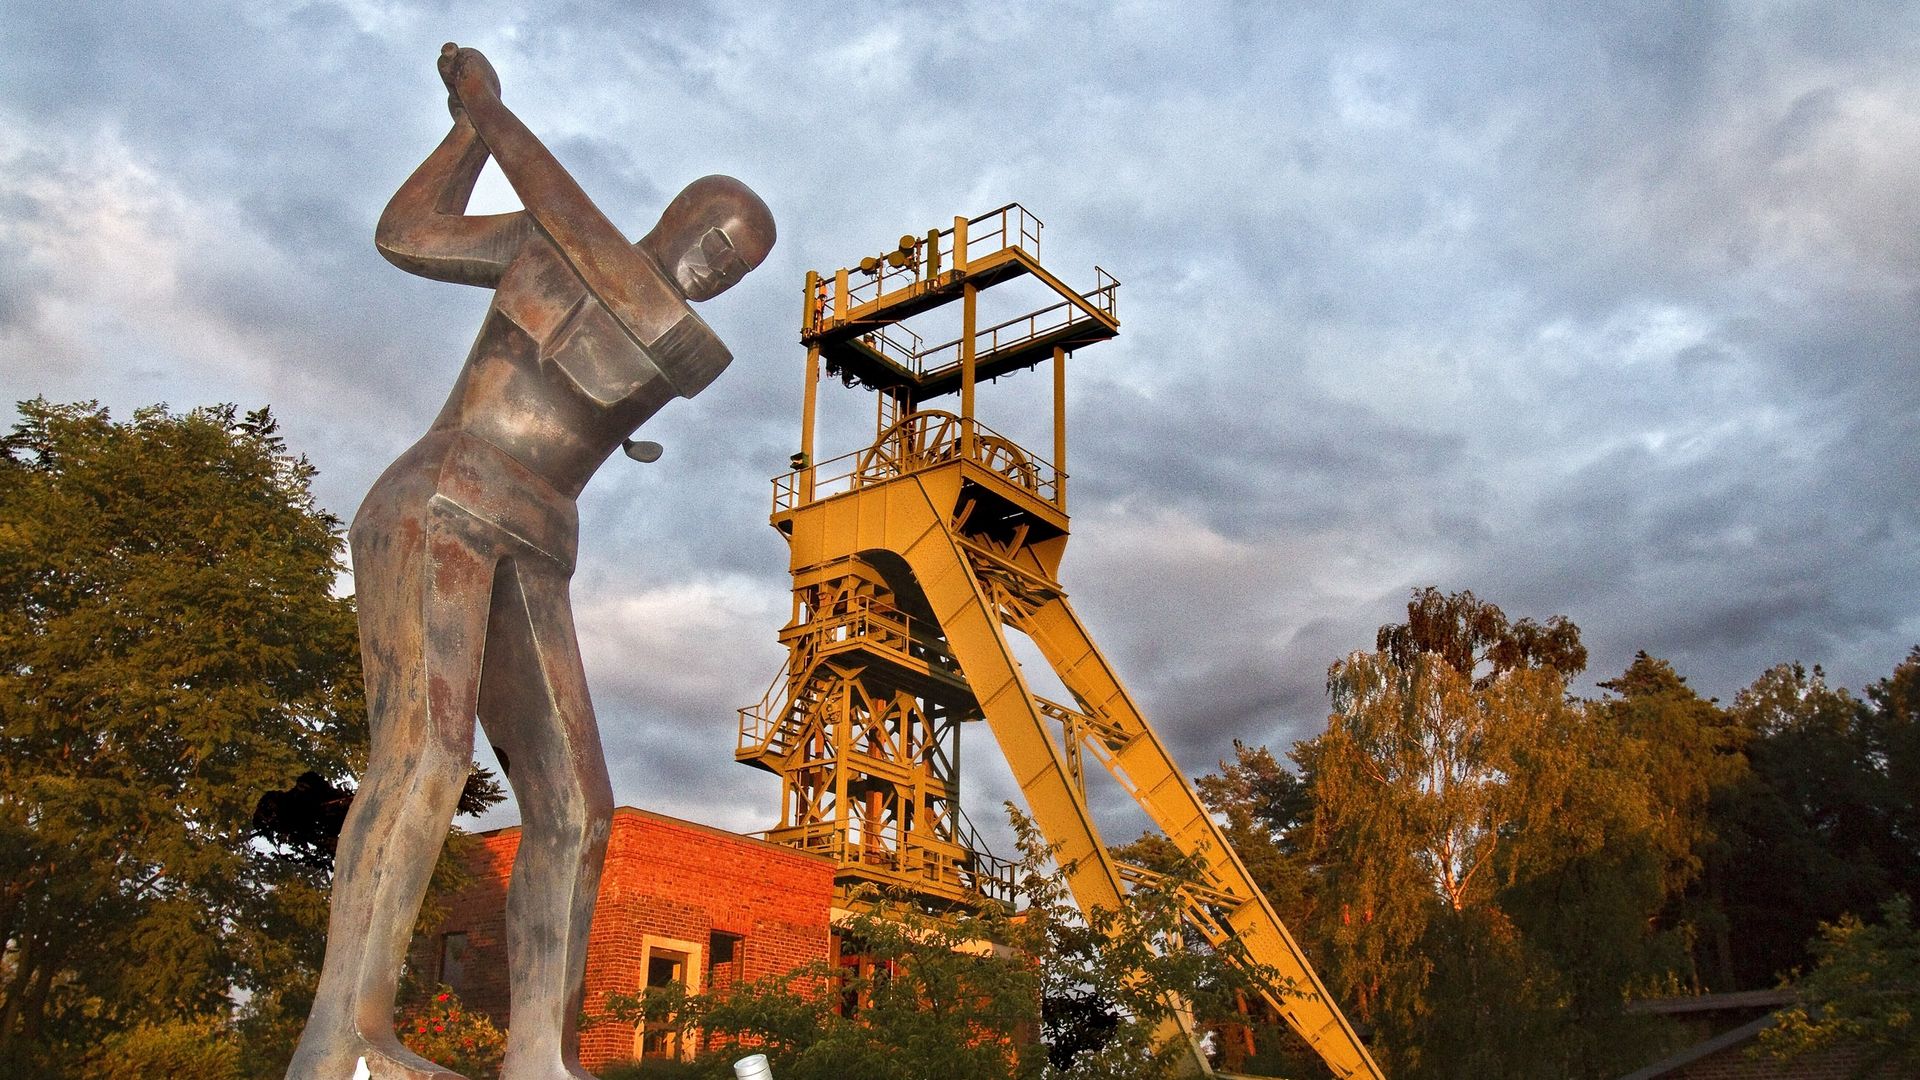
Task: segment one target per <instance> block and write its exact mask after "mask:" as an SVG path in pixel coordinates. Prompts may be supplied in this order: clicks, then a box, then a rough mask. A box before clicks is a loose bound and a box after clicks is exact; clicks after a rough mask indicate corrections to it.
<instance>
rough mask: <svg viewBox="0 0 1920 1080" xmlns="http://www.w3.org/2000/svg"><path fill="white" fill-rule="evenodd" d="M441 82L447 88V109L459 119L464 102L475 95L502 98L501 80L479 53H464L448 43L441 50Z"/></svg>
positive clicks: (451, 43)
mask: <svg viewBox="0 0 1920 1080" xmlns="http://www.w3.org/2000/svg"><path fill="white" fill-rule="evenodd" d="M439 68H440V81H442V82H444V83H446V84H447V92H448V97H447V108H448V109H449V110H450V111H452V112H453V114H454V115H455V116H456V117H458V116H459V115H460V113H462V112H464V111H465V108H464V104H463V103H464V101H465V99H466V98H467V97H469V96H471V95H473V94H475V93H489V94H491V95H493V97H494V98H495V99H498V98H499V97H500V76H499V75H497V74H495V73H494V70H493V65H492V64H490V63H488V62H487V58H486V57H485V56H482V55H481V54H480V50H479V49H463V48H461V47H459V46H458V45H455V44H454V43H453V42H451V41H449V42H447V43H446V44H445V45H442V46H440V60H439Z"/></svg>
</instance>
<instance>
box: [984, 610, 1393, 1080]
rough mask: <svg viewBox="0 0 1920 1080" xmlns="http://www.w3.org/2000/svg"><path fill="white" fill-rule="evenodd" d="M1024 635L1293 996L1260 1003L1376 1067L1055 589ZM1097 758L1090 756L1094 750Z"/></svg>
mask: <svg viewBox="0 0 1920 1080" xmlns="http://www.w3.org/2000/svg"><path fill="white" fill-rule="evenodd" d="M1019 628H1020V629H1021V630H1023V631H1025V632H1026V633H1027V634H1028V636H1030V637H1031V638H1033V641H1034V644H1035V645H1037V646H1039V648H1040V652H1041V654H1042V655H1043V656H1045V657H1046V658H1047V662H1048V663H1050V664H1051V665H1053V669H1054V672H1055V673H1056V674H1057V675H1059V677H1060V681H1061V682H1062V683H1064V684H1066V687H1067V689H1069V690H1071V691H1073V693H1074V695H1075V696H1076V697H1078V698H1079V699H1080V700H1081V701H1082V702H1084V703H1086V705H1087V706H1088V709H1089V710H1090V711H1091V712H1092V713H1093V714H1094V715H1095V716H1097V717H1099V718H1101V719H1103V720H1105V721H1106V722H1107V724H1108V725H1110V726H1111V727H1112V728H1113V729H1115V731H1116V732H1117V734H1118V738H1117V739H1115V740H1114V741H1117V742H1118V743H1119V746H1118V748H1117V749H1114V750H1113V752H1112V757H1111V758H1110V759H1108V762H1109V767H1110V768H1112V769H1114V770H1115V771H1116V773H1117V774H1124V775H1123V776H1122V775H1117V776H1116V778H1117V779H1120V780H1121V781H1122V783H1123V785H1124V786H1126V787H1127V788H1128V789H1129V790H1130V791H1132V792H1133V794H1134V797H1135V798H1136V799H1137V800H1138V801H1139V803H1140V806H1141V808H1142V809H1143V810H1145V811H1146V812H1147V815H1148V816H1149V817H1151V818H1152V819H1153V821H1154V824H1156V825H1158V826H1159V827H1160V828H1161V830H1162V831H1164V832H1165V833H1166V834H1167V838H1168V839H1170V840H1172V841H1173V843H1174V845H1175V846H1176V847H1178V848H1179V849H1180V850H1181V852H1183V853H1184V854H1186V855H1189V856H1192V857H1194V858H1196V859H1198V860H1199V862H1200V864H1201V867H1202V872H1203V873H1204V875H1205V877H1206V881H1205V882H1204V884H1206V885H1208V886H1211V887H1212V888H1214V889H1216V890H1218V891H1219V892H1221V893H1224V894H1226V895H1228V896H1231V897H1233V898H1234V900H1235V902H1236V906H1234V907H1233V908H1232V909H1231V910H1230V912H1229V914H1228V916H1227V923H1228V925H1229V926H1230V927H1231V928H1232V929H1233V930H1234V931H1235V932H1236V933H1237V934H1238V935H1239V937H1240V941H1241V943H1242V944H1243V945H1244V946H1245V947H1246V949H1247V952H1248V954H1249V955H1250V956H1252V957H1253V958H1254V959H1255V960H1256V961H1258V962H1260V963H1262V964H1266V965H1268V966H1270V967H1272V968H1274V969H1275V970H1277V971H1278V972H1279V973H1280V974H1281V976H1282V977H1283V978H1285V979H1287V980H1289V981H1290V982H1291V983H1292V984H1293V987H1294V989H1295V990H1296V991H1299V993H1297V994H1284V993H1283V994H1268V995H1267V998H1268V1001H1269V1002H1270V1003H1271V1004H1272V1005H1273V1007H1274V1008H1275V1010H1277V1011H1278V1012H1279V1013H1280V1015H1281V1016H1282V1017H1284V1018H1285V1019H1286V1021H1287V1022H1288V1023H1289V1024H1290V1025H1291V1026H1292V1027H1293V1029H1294V1030H1295V1031H1297V1032H1299V1033H1300V1036H1301V1037H1302V1038H1303V1039H1305V1040H1306V1041H1307V1044H1308V1045H1309V1046H1311V1047H1313V1049H1314V1050H1315V1051H1316V1052H1317V1053H1319V1055H1320V1056H1321V1058H1322V1059H1323V1060H1325V1061H1326V1063H1327V1065H1328V1066H1329V1067H1330V1068H1332V1069H1333V1071H1334V1073H1335V1074H1336V1075H1338V1076H1341V1077H1373V1078H1378V1077H1380V1076H1381V1075H1382V1074H1381V1072H1380V1067H1379V1066H1378V1065H1377V1064H1375V1063H1374V1060H1373V1055H1371V1054H1369V1053H1368V1052H1367V1048H1366V1046H1365V1044H1363V1043H1362V1042H1361V1041H1360V1037H1359V1035H1358V1034H1357V1033H1355V1032H1354V1030H1353V1027H1352V1025H1350V1024H1348V1023H1347V1018H1346V1017H1345V1016H1344V1015H1343V1014H1342V1013H1341V1012H1340V1009H1339V1008H1338V1007H1337V1006H1336V1005H1334V1003H1333V997H1332V995H1331V994H1329V993H1328V992H1327V988H1326V986H1325V984H1323V983H1322V982H1321V981H1320V976H1319V975H1318V974H1317V973H1315V971H1314V970H1313V965H1312V964H1310V963H1309V962H1308V961H1307V957H1306V954H1305V953H1304V952H1302V951H1301V949H1300V946H1299V944H1298V943H1296V942H1295V941H1294V940H1293V935H1292V934H1289V933H1288V932H1287V928H1286V927H1285V926H1284V925H1282V924H1281V922H1280V917H1279V916H1278V915H1277V914H1275V913H1274V910H1273V907H1272V905H1271V904H1269V903H1268V902H1267V898H1266V896H1265V895H1263V894H1262V893H1261V892H1260V889H1259V888H1258V887H1257V886H1256V885H1255V884H1254V883H1253V878H1252V876H1251V875H1249V874H1248V873H1247V868H1246V866H1245V865H1244V864H1242V863H1241V861H1240V856H1239V855H1238V854H1237V853H1235V851H1234V850H1233V847H1232V846H1231V845H1230V844H1228V843H1227V838H1226V836H1225V834H1224V833H1222V832H1221V831H1220V827H1219V825H1218V824H1216V823H1215V822H1214V820H1213V818H1212V817H1211V816H1210V815H1209V814H1208V813H1207V811H1206V807H1205V806H1203V805H1202V804H1201V802H1200V798H1199V796H1198V795H1196V794H1194V791H1193V788H1192V787H1190V786H1189V785H1188V784H1187V780H1186V776H1185V774H1184V773H1182V772H1181V771H1180V768H1179V766H1178V764H1176V763H1175V762H1174V760H1173V756H1172V755H1171V754H1169V753H1168V752H1167V749H1166V746H1165V745H1164V744H1162V743H1161V741H1160V737H1159V736H1158V735H1156V734H1155V733H1154V731H1153V729H1152V728H1151V727H1149V726H1148V725H1147V722H1146V719H1145V718H1144V717H1143V716H1142V715H1141V713H1140V710H1139V709H1138V708H1137V707H1136V706H1135V705H1134V703H1133V698H1132V696H1131V695H1129V694H1128V693H1127V691H1126V688H1125V687H1124V686H1122V685H1121V683H1120V680H1119V677H1118V676H1117V675H1116V674H1115V673H1114V671H1113V668H1112V666H1111V665H1110V664H1109V663H1108V662H1107V659H1106V657H1105V656H1104V655H1102V654H1101V652H1100V650H1099V649H1098V648H1097V647H1096V646H1095V645H1094V643H1093V639H1092V637H1090V636H1089V635H1088V634H1087V631H1086V627H1085V626H1084V625H1082V624H1081V622H1080V619H1079V616H1077V615H1076V614H1075V613H1074V611H1073V608H1072V606H1071V605H1069V604H1068V603H1067V601H1066V598H1065V597H1064V596H1060V597H1057V598H1055V599H1053V600H1051V601H1049V602H1047V603H1044V604H1042V605H1040V606H1039V607H1037V608H1035V609H1034V610H1033V611H1032V612H1031V614H1029V615H1028V616H1027V617H1026V618H1025V619H1023V620H1022V622H1021V625H1020V627H1019ZM1097 756H1098V755H1097Z"/></svg>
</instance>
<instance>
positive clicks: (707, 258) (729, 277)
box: [640, 176, 774, 300]
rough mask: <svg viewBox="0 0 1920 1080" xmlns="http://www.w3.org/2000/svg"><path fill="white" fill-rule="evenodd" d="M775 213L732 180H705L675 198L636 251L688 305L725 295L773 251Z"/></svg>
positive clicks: (703, 178)
mask: <svg viewBox="0 0 1920 1080" xmlns="http://www.w3.org/2000/svg"><path fill="white" fill-rule="evenodd" d="M773 238H774V231H773V213H772V212H771V211H769V210H768V209H767V204H766V203H764V202H761V201H760V196H758V195H755V194H754V193H753V189H752V188H750V187H748V186H747V185H745V184H743V183H741V182H740V181H738V180H735V179H734V178H733V177H731V176H703V177H701V178H700V179H698V180H695V181H694V182H693V183H691V184H688V185H687V186H686V188H685V189H684V190H682V191H681V192H680V194H678V195H675V196H674V197H673V201H672V202H670V203H668V204H667V208H666V210H665V211H664V212H662V213H661V215H660V222H659V224H657V225H655V226H654V227H653V231H651V232H649V233H647V235H646V236H644V237H642V238H641V240H640V247H641V248H642V249H643V250H645V251H646V253H647V254H648V255H651V256H652V257H653V260H654V261H655V262H657V263H659V264H660V268H661V269H662V270H664V271H665V272H666V273H667V274H668V275H669V276H670V277H672V278H673V280H674V281H675V282H676V283H677V284H678V285H679V286H680V291H681V292H682V293H684V294H686V297H687V299H689V300H710V299H712V298H713V297H716V296H718V295H720V294H721V293H723V292H726V291H727V290H728V289H730V288H732V287H733V286H734V285H736V284H738V283H739V281H740V279H741V278H743V277H746V276H747V271H749V270H752V269H753V268H754V267H756V266H759V265H760V263H761V261H762V260H764V259H765V258H766V257H767V252H769V251H771V250H772V249H773Z"/></svg>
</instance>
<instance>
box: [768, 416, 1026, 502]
mask: <svg viewBox="0 0 1920 1080" xmlns="http://www.w3.org/2000/svg"><path fill="white" fill-rule="evenodd" d="M969 429H971V432H972V435H973V438H972V439H971V440H968V439H966V438H965V437H964V436H965V434H966V432H967V431H968V430H969ZM969 444H970V445H971V454H970V456H969V460H971V461H973V462H974V463H975V464H978V465H980V466H982V467H984V468H986V469H988V470H990V471H992V472H994V473H995V474H997V475H999V476H1001V477H1003V478H1004V479H1005V480H1006V481H1007V482H1008V483H1009V484H1011V485H1013V486H1015V487H1019V488H1022V489H1024V490H1026V491H1027V492H1029V493H1030V494H1032V495H1034V496H1036V497H1038V498H1040V499H1042V500H1045V501H1046V502H1050V503H1053V504H1054V505H1056V506H1058V505H1059V504H1060V481H1061V479H1062V477H1061V475H1060V471H1059V470H1058V469H1056V468H1054V467H1053V464H1052V463H1051V462H1049V461H1047V460H1045V459H1044V458H1040V457H1036V456H1035V455H1033V454H1031V453H1029V452H1028V451H1027V450H1026V449H1025V448H1023V447H1021V446H1020V445H1019V444H1018V443H1016V442H1014V441H1013V440H1012V439H1009V438H1007V437H1006V436H1004V435H1001V434H1000V433H999V432H997V431H994V430H993V429H992V428H990V427H988V426H987V425H985V424H983V423H981V422H980V421H978V420H973V421H967V420H963V419H961V418H960V417H958V416H955V415H953V414H952V413H948V412H941V411H939V410H937V409H926V410H922V411H920V412H916V413H913V414H912V415H910V416H908V417H906V418H905V419H903V420H901V421H900V422H899V423H897V424H894V425H893V426H892V427H890V428H888V429H887V430H886V431H884V432H881V434H880V437H879V438H878V439H876V440H875V441H874V442H873V443H872V444H871V445H869V446H866V447H863V448H861V449H859V450H855V451H853V452H851V453H846V454H842V455H840V456H839V457H836V458H829V459H828V460H826V461H823V462H820V463H819V464H817V465H814V466H812V467H811V468H810V469H797V470H795V471H793V472H790V473H785V474H783V475H780V476H776V477H774V478H773V512H774V513H776V514H780V513H785V512H786V511H789V510H792V509H794V508H795V507H798V506H800V505H802V500H801V491H802V489H803V488H804V487H805V484H804V482H803V481H804V480H805V478H806V475H807V473H808V472H811V473H812V474H813V476H812V480H813V488H812V501H815V502H818V501H819V500H821V499H826V498H831V497H832V496H835V495H840V494H844V493H846V492H849V491H856V490H858V489H860V488H862V487H865V486H867V485H869V484H875V483H879V482H881V481H885V480H892V479H894V478H896V477H901V476H906V475H909V474H911V473H916V472H919V471H921V470H923V469H930V468H934V467H936V466H939V465H945V464H948V463H950V462H953V461H956V460H959V459H960V457H961V454H962V453H963V449H964V448H965V447H967V446H968V445H969Z"/></svg>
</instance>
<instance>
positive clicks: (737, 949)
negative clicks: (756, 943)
mask: <svg viewBox="0 0 1920 1080" xmlns="http://www.w3.org/2000/svg"><path fill="white" fill-rule="evenodd" d="M746 966H747V965H746V939H745V938H744V937H742V936H741V935H739V934H729V933H727V932H726V931H724V930H715V931H714V932H713V933H711V934H708V935H707V989H708V990H710V991H717V990H728V989H731V988H733V987H735V986H738V985H740V984H741V983H742V982H745V981H746V979H745V977H744V976H745V972H746Z"/></svg>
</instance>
